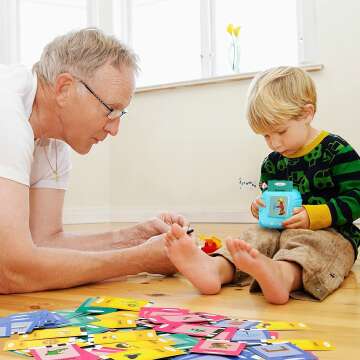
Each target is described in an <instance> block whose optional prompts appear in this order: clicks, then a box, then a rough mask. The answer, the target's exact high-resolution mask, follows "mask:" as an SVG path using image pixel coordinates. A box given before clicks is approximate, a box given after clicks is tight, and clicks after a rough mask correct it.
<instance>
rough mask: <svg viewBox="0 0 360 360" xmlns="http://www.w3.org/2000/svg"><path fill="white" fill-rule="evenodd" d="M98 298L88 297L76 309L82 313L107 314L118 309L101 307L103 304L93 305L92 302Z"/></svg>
mask: <svg viewBox="0 0 360 360" xmlns="http://www.w3.org/2000/svg"><path fill="white" fill-rule="evenodd" d="M95 300H96V298H88V299H86V300H85V301H84V302H83V303H82V304H81V305H80V306H79V307H78V308H77V309H76V310H75V312H77V313H82V314H105V313H109V312H114V311H117V309H115V308H110V307H101V306H91V305H90V304H91V303H92V302H94V301H95Z"/></svg>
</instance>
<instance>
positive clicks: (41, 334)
mask: <svg viewBox="0 0 360 360" xmlns="http://www.w3.org/2000/svg"><path fill="white" fill-rule="evenodd" d="M84 335H87V333H86V331H83V330H82V329H81V328H80V327H78V326H73V327H71V326H68V327H63V328H57V329H45V330H35V331H33V332H32V333H31V334H24V335H20V336H19V339H21V340H40V339H53V338H62V337H69V336H84Z"/></svg>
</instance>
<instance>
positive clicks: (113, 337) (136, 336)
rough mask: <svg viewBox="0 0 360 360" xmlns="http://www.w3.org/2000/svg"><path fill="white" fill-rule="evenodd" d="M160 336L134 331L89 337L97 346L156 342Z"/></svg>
mask: <svg viewBox="0 0 360 360" xmlns="http://www.w3.org/2000/svg"><path fill="white" fill-rule="evenodd" d="M157 338H158V336H157V335H156V332H155V331H154V330H133V331H114V332H111V331H108V332H105V333H102V334H93V335H90V336H89V341H90V342H93V343H94V344H96V345H102V344H111V343H118V342H128V341H139V340H154V339H157Z"/></svg>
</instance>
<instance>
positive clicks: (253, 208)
mask: <svg viewBox="0 0 360 360" xmlns="http://www.w3.org/2000/svg"><path fill="white" fill-rule="evenodd" d="M259 207H265V204H264V202H263V200H262V198H261V196H258V197H257V198H256V199H255V200H254V201H253V202H252V203H251V207H250V210H251V213H252V215H253V217H254V218H256V219H258V218H259Z"/></svg>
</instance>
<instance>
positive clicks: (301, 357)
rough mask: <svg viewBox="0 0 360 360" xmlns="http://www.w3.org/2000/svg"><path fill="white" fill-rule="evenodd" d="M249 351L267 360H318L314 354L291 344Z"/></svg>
mask: <svg viewBox="0 0 360 360" xmlns="http://www.w3.org/2000/svg"><path fill="white" fill-rule="evenodd" d="M249 350H250V351H252V352H253V353H254V354H256V355H259V356H260V357H262V358H264V359H265V360H285V359H293V360H295V359H296V360H317V357H316V356H315V355H314V354H312V353H310V352H306V351H304V350H301V349H300V348H298V347H297V346H295V345H293V344H290V343H284V344H272V345H261V346H254V347H251V348H249Z"/></svg>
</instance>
